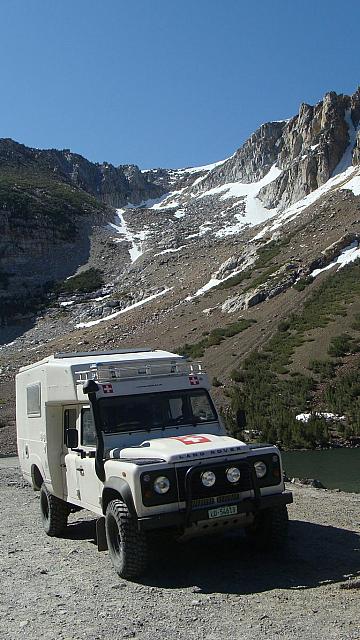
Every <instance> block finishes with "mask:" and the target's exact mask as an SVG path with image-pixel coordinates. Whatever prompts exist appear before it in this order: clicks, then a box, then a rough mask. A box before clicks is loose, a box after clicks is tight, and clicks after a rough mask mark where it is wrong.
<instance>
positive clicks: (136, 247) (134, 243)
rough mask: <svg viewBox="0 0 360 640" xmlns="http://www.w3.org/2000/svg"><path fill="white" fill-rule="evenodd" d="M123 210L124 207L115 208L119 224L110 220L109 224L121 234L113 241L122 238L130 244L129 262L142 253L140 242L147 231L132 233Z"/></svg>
mask: <svg viewBox="0 0 360 640" xmlns="http://www.w3.org/2000/svg"><path fill="white" fill-rule="evenodd" d="M124 211H126V209H116V215H117V217H118V219H119V223H120V224H115V223H111V222H110V223H109V224H110V227H111V228H112V229H115V231H116V233H118V234H119V235H120V236H122V237H121V238H115V242H123V240H126V241H127V242H129V244H130V245H131V246H130V249H129V255H130V259H131V262H135V260H137V259H138V258H139V257H140V256H141V255H142V254H143V250H142V243H143V241H144V240H145V238H146V235H147V231H146V230H143V231H141V232H140V233H137V234H135V233H132V232H131V231H130V230H129V229H128V226H127V224H126V222H125V219H124Z"/></svg>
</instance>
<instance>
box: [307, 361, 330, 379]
mask: <svg viewBox="0 0 360 640" xmlns="http://www.w3.org/2000/svg"><path fill="white" fill-rule="evenodd" d="M336 365H337V362H331V360H310V363H309V369H310V370H311V371H312V372H313V373H315V374H316V375H318V376H319V378H320V382H324V381H326V380H329V378H333V377H334V375H335V369H336Z"/></svg>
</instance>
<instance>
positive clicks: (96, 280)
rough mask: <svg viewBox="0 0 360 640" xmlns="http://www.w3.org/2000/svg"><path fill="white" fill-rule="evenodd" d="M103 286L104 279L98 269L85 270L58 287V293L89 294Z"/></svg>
mask: <svg viewBox="0 0 360 640" xmlns="http://www.w3.org/2000/svg"><path fill="white" fill-rule="evenodd" d="M103 284H104V279H103V275H102V272H101V271H100V269H94V268H93V267H91V268H90V269H86V271H81V272H80V273H78V274H77V275H76V276H73V277H72V278H69V279H68V280H64V282H62V283H61V284H59V285H58V291H60V292H62V293H90V292H91V291H96V290H97V289H100V288H101V287H102V286H103Z"/></svg>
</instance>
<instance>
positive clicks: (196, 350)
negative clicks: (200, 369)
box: [178, 318, 256, 359]
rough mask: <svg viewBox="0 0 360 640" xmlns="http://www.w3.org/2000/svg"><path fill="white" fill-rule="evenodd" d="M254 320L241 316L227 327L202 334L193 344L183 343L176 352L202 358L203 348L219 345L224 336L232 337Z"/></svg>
mask: <svg viewBox="0 0 360 640" xmlns="http://www.w3.org/2000/svg"><path fill="white" fill-rule="evenodd" d="M254 322H256V320H245V319H243V318H241V319H240V320H237V322H232V323H231V324H229V325H227V327H219V328H217V329H213V330H212V331H211V332H210V333H209V334H208V335H207V336H204V337H203V338H202V340H199V342H196V343H195V344H188V343H186V344H184V345H183V346H182V347H180V349H178V353H179V354H180V355H184V356H188V357H190V358H194V359H196V358H202V357H203V355H204V353H205V349H207V348H208V347H212V346H216V345H219V344H220V343H221V342H222V341H223V340H225V339H226V338H232V337H233V336H235V335H237V334H238V333H241V332H242V331H245V329H247V328H248V327H250V326H251V325H252V324H253V323H254Z"/></svg>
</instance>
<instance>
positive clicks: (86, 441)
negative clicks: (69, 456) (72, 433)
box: [81, 409, 96, 447]
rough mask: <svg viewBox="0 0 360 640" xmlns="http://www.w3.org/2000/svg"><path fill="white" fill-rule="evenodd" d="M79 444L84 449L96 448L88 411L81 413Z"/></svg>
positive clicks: (90, 416)
mask: <svg viewBox="0 0 360 640" xmlns="http://www.w3.org/2000/svg"><path fill="white" fill-rule="evenodd" d="M81 444H82V445H83V446H84V447H95V446H96V431H95V425H94V421H93V417H92V414H91V411H90V409H83V410H82V411H81Z"/></svg>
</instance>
